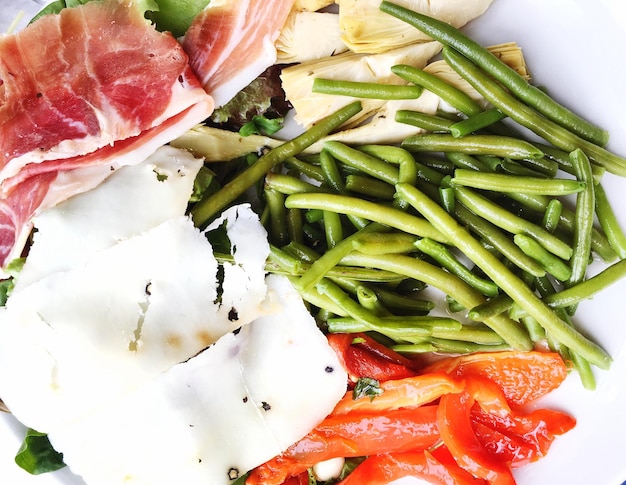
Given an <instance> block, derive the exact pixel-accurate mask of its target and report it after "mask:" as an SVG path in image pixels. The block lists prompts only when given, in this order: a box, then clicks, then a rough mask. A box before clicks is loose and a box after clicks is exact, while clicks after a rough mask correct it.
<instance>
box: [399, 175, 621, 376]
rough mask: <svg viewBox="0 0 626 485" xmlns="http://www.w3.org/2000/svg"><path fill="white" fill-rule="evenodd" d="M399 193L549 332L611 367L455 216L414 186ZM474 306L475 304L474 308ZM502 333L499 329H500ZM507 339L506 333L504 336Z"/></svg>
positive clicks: (598, 349)
mask: <svg viewBox="0 0 626 485" xmlns="http://www.w3.org/2000/svg"><path fill="white" fill-rule="evenodd" d="M396 192H398V195H399V196H400V197H404V198H406V199H407V200H408V202H409V203H410V204H411V206H413V207H414V208H416V210H418V211H419V212H420V213H422V215H424V217H426V218H427V219H428V220H430V221H431V223H433V225H435V227H437V228H438V229H439V230H440V231H441V232H443V233H444V234H446V235H447V236H448V237H449V238H450V239H451V240H452V241H454V242H455V245H456V246H457V247H458V248H459V250H461V251H462V252H463V253H464V254H465V255H466V256H467V257H468V258H469V259H470V260H472V261H473V262H474V263H475V264H476V265H478V266H479V267H480V268H481V269H482V270H483V271H484V272H485V273H486V274H487V276H488V277H490V278H491V279H492V281H493V282H494V283H496V284H497V285H498V286H499V287H500V288H501V289H502V290H503V291H504V292H506V293H507V294H508V295H509V296H510V297H511V298H513V299H514V300H515V301H516V302H517V303H518V304H519V305H520V306H521V307H522V308H524V309H525V310H526V311H527V312H528V314H529V315H530V316H532V317H534V318H535V319H536V320H537V321H538V322H539V323H540V324H541V326H542V327H544V328H545V329H546V331H548V332H550V333H551V334H552V335H554V337H555V338H556V339H557V340H558V341H559V342H562V343H563V344H564V345H566V346H567V347H569V348H570V349H572V350H574V351H576V352H578V353H579V354H580V355H581V356H583V357H585V358H586V359H588V360H589V361H590V362H591V363H593V364H595V365H597V366H598V367H600V368H604V369H606V368H608V367H609V366H610V362H611V357H610V356H609V355H608V354H607V353H606V352H605V351H604V350H603V349H602V348H601V347H599V346H598V345H597V344H595V343H593V342H591V341H590V340H588V339H587V338H586V337H584V336H583V335H581V334H580V333H579V332H578V331H576V330H575V329H574V328H573V327H571V326H570V325H568V324H567V323H566V322H564V321H563V320H561V319H560V318H559V317H558V316H557V315H556V314H555V313H554V312H553V311H552V310H551V309H550V308H549V307H548V306H547V305H545V304H544V303H543V302H542V301H541V300H540V299H539V298H537V296H536V295H535V293H534V292H533V290H532V289H530V288H529V287H528V286H527V285H526V284H524V282H523V281H521V280H520V279H519V278H518V277H517V276H516V275H515V274H513V273H512V272H511V271H510V270H509V269H508V268H507V267H506V266H505V265H504V264H502V262H501V261H499V260H498V259H497V258H495V257H494V256H493V255H492V254H491V253H490V252H489V251H487V250H485V249H484V248H483V247H482V246H481V245H480V244H479V243H478V241H476V240H475V239H474V238H472V237H468V234H467V231H466V230H465V229H464V228H462V227H461V226H460V225H459V224H458V223H457V222H456V220H455V219H454V218H452V217H451V216H450V215H449V214H448V213H446V212H445V211H444V210H443V209H442V208H441V207H439V206H438V205H437V204H435V203H434V202H432V201H431V200H430V199H429V198H428V197H426V196H425V195H424V194H422V193H421V192H420V191H419V190H417V189H416V188H415V187H411V186H408V185H406V184H398V186H397V187H396ZM473 306H475V305H472V307H473ZM498 333H500V332H498ZM500 335H502V333H500ZM502 337H504V338H505V339H506V336H505V335H502Z"/></svg>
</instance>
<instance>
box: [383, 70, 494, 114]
mask: <svg viewBox="0 0 626 485" xmlns="http://www.w3.org/2000/svg"><path fill="white" fill-rule="evenodd" d="M391 72H393V73H394V74H396V75H397V76H400V77H401V78H402V79H404V80H405V81H408V82H410V83H413V84H417V85H418V86H422V87H424V88H425V89H428V90H429V91H430V92H432V93H434V94H436V95H437V96H439V97H440V98H441V99H443V100H444V101H445V102H446V103H448V104H449V105H450V106H452V107H454V108H456V109H457V110H459V111H460V112H461V113H464V114H466V115H467V116H472V115H477V114H478V113H481V112H482V111H483V109H482V108H481V107H480V105H479V104H478V103H477V102H476V101H474V100H473V99H472V98H470V97H469V96H468V95H467V94H466V93H465V92H463V91H461V90H460V89H458V88H457V87H455V86H452V85H451V84H448V83H447V82H445V81H444V80H443V79H441V78H439V77H437V76H435V75H434V74H430V73H428V72H426V71H423V70H422V69H418V68H417V67H413V66H407V65H403V64H401V65H397V66H393V67H392V68H391Z"/></svg>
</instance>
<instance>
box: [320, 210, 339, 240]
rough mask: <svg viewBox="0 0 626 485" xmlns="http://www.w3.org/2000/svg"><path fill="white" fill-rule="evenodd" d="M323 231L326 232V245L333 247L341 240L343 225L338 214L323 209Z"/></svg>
mask: <svg viewBox="0 0 626 485" xmlns="http://www.w3.org/2000/svg"><path fill="white" fill-rule="evenodd" d="M324 232H325V233H326V245H327V246H328V248H334V247H335V246H336V245H337V244H338V243H339V242H340V241H342V240H343V227H342V225H341V218H340V217H339V214H337V213H336V212H332V211H324Z"/></svg>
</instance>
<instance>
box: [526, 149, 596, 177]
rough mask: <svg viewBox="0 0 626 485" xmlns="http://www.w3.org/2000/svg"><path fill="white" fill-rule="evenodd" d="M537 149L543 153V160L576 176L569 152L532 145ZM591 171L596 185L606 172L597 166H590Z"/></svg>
mask: <svg viewBox="0 0 626 485" xmlns="http://www.w3.org/2000/svg"><path fill="white" fill-rule="evenodd" d="M533 145H535V146H536V147H537V148H539V149H540V150H541V151H542V152H543V153H545V155H546V156H545V158H547V159H548V160H550V161H552V162H554V163H556V164H557V166H558V167H559V168H560V169H561V170H563V171H564V172H567V173H569V174H571V175H576V174H575V173H574V166H573V165H572V160H571V159H570V156H569V154H570V152H567V151H565V150H561V149H560V148H556V147H554V146H552V145H546V144H544V143H533ZM591 171H592V172H593V179H594V181H595V183H596V184H598V183H599V182H600V180H601V179H602V176H603V175H604V173H605V172H606V170H605V169H604V168H602V167H600V166H598V165H595V164H592V165H591Z"/></svg>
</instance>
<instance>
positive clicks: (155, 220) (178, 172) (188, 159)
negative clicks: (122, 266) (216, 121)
mask: <svg viewBox="0 0 626 485" xmlns="http://www.w3.org/2000/svg"><path fill="white" fill-rule="evenodd" d="M201 166H202V160H200V159H197V158H194V157H193V156H192V155H191V154H190V153H188V152H186V151H184V150H178V149H175V148H172V147H168V146H164V147H161V148H159V149H158V150H157V151H156V152H155V153H154V154H153V155H151V156H150V157H148V158H147V159H146V160H145V162H143V163H141V164H138V165H131V166H126V167H123V168H121V169H119V171H116V172H114V173H112V174H110V171H109V174H110V177H109V178H108V179H107V182H106V184H105V185H104V186H102V188H101V189H99V190H91V191H89V192H85V193H83V194H80V195H77V196H75V197H72V198H71V199H68V200H67V201H65V202H62V203H61V204H60V205H58V206H57V207H56V208H55V209H52V210H47V211H44V212H42V213H41V214H40V215H39V216H37V217H36V218H35V220H34V224H35V227H36V228H37V232H36V233H35V236H34V241H33V245H32V246H31V248H30V251H29V255H28V259H27V261H26V264H25V265H24V269H23V270H22V272H21V273H20V274H19V276H18V278H17V279H16V291H19V289H20V288H22V287H24V286H27V285H29V284H30V283H32V282H34V281H37V280H39V279H41V278H42V277H43V276H45V275H47V274H50V273H52V272H55V271H65V270H68V269H70V268H71V267H73V266H75V265H77V264H82V263H84V262H85V261H86V260H87V259H88V258H89V257H90V256H92V255H93V254H94V253H96V252H98V251H101V250H103V249H106V248H108V247H111V246H113V245H114V244H116V243H117V242H119V241H122V240H124V239H127V238H128V237H131V236H134V235H137V234H140V233H141V232H143V231H146V230H149V229H151V228H153V227H155V226H157V225H159V224H161V223H162V222H164V221H166V220H168V219H170V218H172V217H176V216H178V215H180V214H183V213H184V212H185V209H186V207H187V203H188V201H189V197H190V195H191V192H192V189H193V182H194V179H195V176H196V174H197V173H198V170H199V169H200V167H201ZM93 169H100V167H92V168H90V169H87V170H93ZM70 173H71V172H70ZM68 176H69V175H68ZM68 183H70V182H68ZM122 214H123V217H120V216H121V215H122ZM68 234H80V235H81V237H80V239H79V240H77V241H76V244H68Z"/></svg>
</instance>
